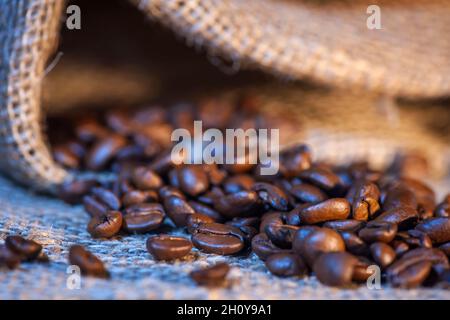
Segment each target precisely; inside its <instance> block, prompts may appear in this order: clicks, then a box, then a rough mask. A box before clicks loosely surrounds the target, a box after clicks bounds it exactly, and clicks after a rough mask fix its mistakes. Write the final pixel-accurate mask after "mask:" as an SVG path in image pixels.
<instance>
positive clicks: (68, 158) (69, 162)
mask: <svg viewBox="0 0 450 320" xmlns="http://www.w3.org/2000/svg"><path fill="white" fill-rule="evenodd" d="M53 158H54V159H55V161H56V162H58V163H59V164H60V165H62V166H64V167H66V168H70V169H77V168H78V167H79V166H80V159H79V158H78V157H77V155H76V154H74V153H73V152H72V151H71V150H70V149H69V147H68V145H58V146H55V147H53Z"/></svg>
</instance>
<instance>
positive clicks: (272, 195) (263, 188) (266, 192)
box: [252, 182, 289, 211]
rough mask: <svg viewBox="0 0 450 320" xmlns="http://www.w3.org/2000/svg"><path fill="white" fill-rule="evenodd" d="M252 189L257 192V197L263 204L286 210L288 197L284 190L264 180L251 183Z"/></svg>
mask: <svg viewBox="0 0 450 320" xmlns="http://www.w3.org/2000/svg"><path fill="white" fill-rule="evenodd" d="M252 190H254V191H255V192H257V194H258V197H259V198H260V199H261V200H262V202H263V203H264V204H267V205H268V206H270V207H271V208H273V209H275V210H280V211H287V209H288V203H289V201H288V198H287V196H286V194H285V193H284V191H283V190H281V189H280V188H278V187H277V186H274V185H271V184H269V183H266V182H259V183H255V184H254V185H253V187H252Z"/></svg>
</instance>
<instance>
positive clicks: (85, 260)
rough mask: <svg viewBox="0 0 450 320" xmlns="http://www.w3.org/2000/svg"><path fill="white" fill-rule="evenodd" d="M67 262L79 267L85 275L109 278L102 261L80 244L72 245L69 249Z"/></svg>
mask: <svg viewBox="0 0 450 320" xmlns="http://www.w3.org/2000/svg"><path fill="white" fill-rule="evenodd" d="M69 263H70V264H71V265H76V266H78V267H79V268H80V270H81V273H82V274H84V275H87V276H94V277H99V278H109V277H110V275H109V272H108V270H106V268H105V266H104V265H103V262H102V261H101V260H100V259H99V258H97V257H96V256H95V255H93V254H92V253H91V252H90V251H88V250H86V249H85V248H84V247H82V246H80V245H73V246H71V247H70V249H69Z"/></svg>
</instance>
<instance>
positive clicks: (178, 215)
mask: <svg viewBox="0 0 450 320" xmlns="http://www.w3.org/2000/svg"><path fill="white" fill-rule="evenodd" d="M164 208H165V209H166V213H167V215H168V216H169V218H170V219H171V220H172V221H173V222H174V223H175V225H176V226H177V227H184V226H186V222H187V217H188V216H189V215H191V214H193V213H195V210H194V209H193V208H192V207H191V206H190V205H189V204H188V203H187V202H186V200H184V199H182V198H179V197H177V196H170V197H167V198H165V199H164Z"/></svg>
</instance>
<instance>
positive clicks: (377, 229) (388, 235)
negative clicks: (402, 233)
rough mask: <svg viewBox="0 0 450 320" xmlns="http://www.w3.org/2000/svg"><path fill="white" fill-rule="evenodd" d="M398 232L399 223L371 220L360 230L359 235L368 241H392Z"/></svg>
mask: <svg viewBox="0 0 450 320" xmlns="http://www.w3.org/2000/svg"><path fill="white" fill-rule="evenodd" d="M396 234H397V225H396V224H394V223H390V222H379V221H375V220H374V221H370V222H369V223H367V225H366V226H365V227H364V228H362V229H361V230H360V231H359V232H358V236H359V237H360V238H361V239H363V240H364V241H365V242H367V243H373V242H384V243H389V242H391V241H392V240H393V239H394V237H395V235H396Z"/></svg>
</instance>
